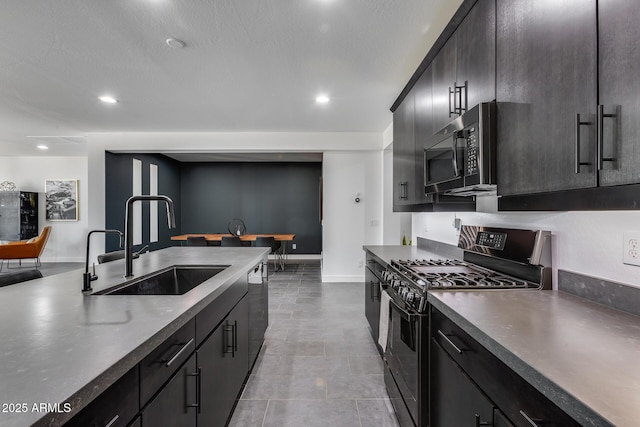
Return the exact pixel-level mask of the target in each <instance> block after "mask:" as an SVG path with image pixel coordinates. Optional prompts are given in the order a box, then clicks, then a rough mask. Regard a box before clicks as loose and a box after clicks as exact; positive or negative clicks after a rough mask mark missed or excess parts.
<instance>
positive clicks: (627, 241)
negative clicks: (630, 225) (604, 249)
mask: <svg viewBox="0 0 640 427" xmlns="http://www.w3.org/2000/svg"><path fill="white" fill-rule="evenodd" d="M622 239H623V240H622V248H623V251H624V252H623V254H622V262H623V263H625V264H629V265H637V266H640V231H625V232H624V233H622Z"/></svg>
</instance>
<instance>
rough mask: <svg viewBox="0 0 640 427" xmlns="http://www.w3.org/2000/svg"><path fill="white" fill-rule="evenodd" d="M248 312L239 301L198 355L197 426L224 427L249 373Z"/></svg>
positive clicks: (246, 304)
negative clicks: (199, 386) (199, 399)
mask: <svg viewBox="0 0 640 427" xmlns="http://www.w3.org/2000/svg"><path fill="white" fill-rule="evenodd" d="M248 319H249V311H248V301H247V298H243V299H242V300H240V302H239V303H238V305H236V306H235V308H234V309H233V310H232V311H231V313H229V315H228V316H227V318H226V319H225V320H224V321H223V322H222V323H221V324H220V326H218V327H217V329H215V330H214V331H213V333H212V334H211V336H210V337H209V338H208V339H207V340H206V341H205V342H204V343H203V344H202V346H201V347H200V348H199V349H198V351H197V361H198V371H199V372H200V375H201V378H200V380H201V395H200V397H201V408H200V411H199V413H198V423H199V424H200V425H205V426H210V427H215V426H224V425H225V424H226V422H227V419H228V418H229V416H230V415H231V411H232V410H233V407H234V404H235V401H236V399H237V398H238V394H239V393H240V391H241V389H242V384H243V382H244V379H245V377H246V375H247V373H248V371H249V335H248V322H249V320H248Z"/></svg>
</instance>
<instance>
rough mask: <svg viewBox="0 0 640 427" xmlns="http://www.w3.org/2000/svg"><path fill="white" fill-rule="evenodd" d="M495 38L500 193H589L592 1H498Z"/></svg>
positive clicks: (592, 153) (593, 93)
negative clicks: (560, 191)
mask: <svg viewBox="0 0 640 427" xmlns="http://www.w3.org/2000/svg"><path fill="white" fill-rule="evenodd" d="M496 34H497V39H496V57H497V66H496V72H497V77H496V78H497V93H496V98H497V101H498V108H497V110H498V114H497V115H498V123H497V147H496V150H497V183H498V193H499V194H500V195H512V194H530V193H540V192H547V191H555V190H568V189H575V188H587V187H593V186H595V185H596V174H595V170H594V160H595V159H594V157H595V150H594V147H595V145H594V144H595V128H594V126H593V124H594V122H595V111H594V105H596V93H597V92H596V63H595V61H596V2H595V1H593V0H566V1H530V0H497V30H496ZM578 114H580V121H581V122H585V123H590V124H589V125H586V124H585V125H581V126H577V115H578ZM577 129H579V130H580V132H579V135H580V138H579V141H577V142H578V143H579V144H578V145H579V150H578V149H577V148H576V135H577ZM578 151H579V152H580V159H579V163H589V164H588V165H582V166H580V168H579V173H576V168H575V166H576V154H577V152H578Z"/></svg>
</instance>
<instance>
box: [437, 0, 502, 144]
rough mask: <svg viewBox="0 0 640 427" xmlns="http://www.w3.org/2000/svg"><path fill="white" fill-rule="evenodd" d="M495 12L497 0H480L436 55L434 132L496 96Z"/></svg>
mask: <svg viewBox="0 0 640 427" xmlns="http://www.w3.org/2000/svg"><path fill="white" fill-rule="evenodd" d="M495 13H496V10H495V0H479V1H478V2H477V3H476V4H475V6H473V8H472V9H471V10H470V11H469V13H468V14H467V15H466V16H465V17H464V19H463V20H462V22H461V23H460V25H459V26H458V28H457V29H456V31H455V32H454V33H453V35H452V36H451V37H450V38H449V40H447V42H446V43H445V45H444V46H443V47H442V49H440V51H439V52H438V54H437V55H436V57H435V58H434V60H433V62H432V67H433V126H434V129H433V131H434V132H437V131H439V130H440V129H442V128H443V127H445V126H446V125H447V124H449V122H451V121H452V120H453V119H455V118H456V117H458V116H460V115H461V114H463V113H464V112H466V111H468V110H469V109H471V108H472V107H474V106H475V105H477V104H479V103H481V102H489V101H493V100H494V99H495V98H496V93H495V58H496V56H495V55H496V53H495V52H496V51H495V37H496V26H495V22H496V15H495Z"/></svg>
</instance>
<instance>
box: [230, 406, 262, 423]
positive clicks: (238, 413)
mask: <svg viewBox="0 0 640 427" xmlns="http://www.w3.org/2000/svg"><path fill="white" fill-rule="evenodd" d="M268 403H269V401H268V400H240V401H238V404H237V405H236V409H235V410H234V412H233V417H232V418H231V422H230V423H229V427H251V426H256V427H260V426H261V425H262V423H263V421H264V416H265V414H266V412H267V404H268Z"/></svg>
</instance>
